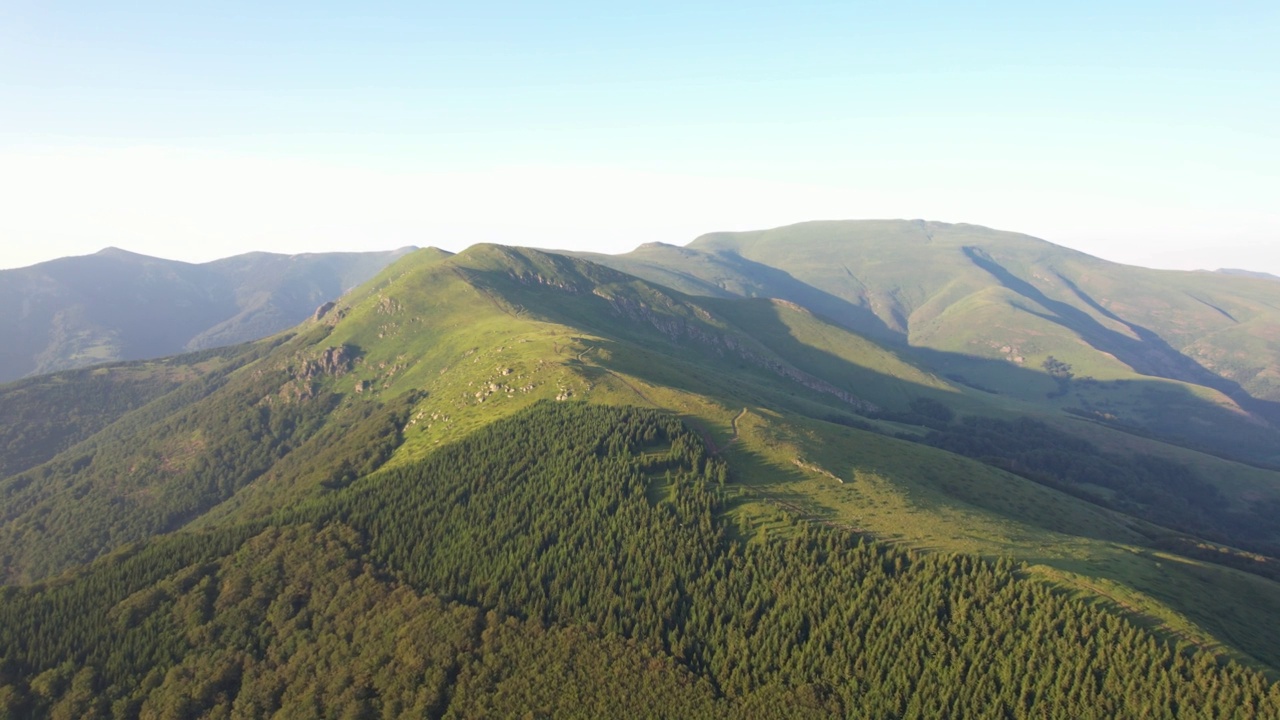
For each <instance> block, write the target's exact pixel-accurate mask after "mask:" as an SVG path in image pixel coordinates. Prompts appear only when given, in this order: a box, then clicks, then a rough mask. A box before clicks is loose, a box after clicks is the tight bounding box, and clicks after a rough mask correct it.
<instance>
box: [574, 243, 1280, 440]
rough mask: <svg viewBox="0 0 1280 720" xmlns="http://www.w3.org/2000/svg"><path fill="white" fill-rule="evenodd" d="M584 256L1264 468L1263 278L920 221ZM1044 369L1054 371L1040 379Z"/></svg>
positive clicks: (1273, 340) (1279, 359)
mask: <svg viewBox="0 0 1280 720" xmlns="http://www.w3.org/2000/svg"><path fill="white" fill-rule="evenodd" d="M586 257H590V258H591V259H593V260H595V261H597V262H601V263H604V264H607V265H610V266H613V267H617V268H619V269H622V270H625V271H627V272H630V273H634V274H636V275H639V276H641V277H646V278H649V279H652V280H654V281H655V282H660V283H667V284H670V285H671V286H672V287H674V288H677V289H680V290H683V291H686V292H690V293H695V294H704V295H709V296H719V297H726V296H736V297H742V296H746V297H771V298H780V299H784V300H788V301H791V302H795V303H798V304H800V305H803V306H805V307H807V308H809V309H810V310H812V311H814V312H816V313H818V314H820V315H823V316H825V317H827V318H830V319H832V320H833V321H835V322H837V323H839V324H841V325H844V326H846V327H849V328H852V329H855V330H857V331H858V332H859V333H861V334H864V335H866V336H868V337H873V338H878V339H881V340H884V341H887V342H891V343H898V344H901V345H905V346H909V347H911V348H913V350H915V352H916V355H917V357H918V358H919V359H920V360H921V361H923V362H925V363H926V364H927V365H928V366H929V367H931V368H933V369H934V371H935V372H937V373H939V374H942V375H946V376H950V377H951V378H953V379H955V380H957V381H959V382H964V383H967V384H969V385H971V386H973V387H977V388H983V389H986V390H989V391H991V392H995V393H1000V394H1002V395H1007V396H1012V397H1016V398H1018V399H1021V400H1024V401H1028V402H1036V403H1039V404H1042V405H1044V406H1046V408H1048V409H1055V410H1071V411H1073V412H1078V413H1082V414H1085V415H1088V416H1092V417H1096V418H1098V419H1102V420H1107V421H1109V422H1119V423H1123V424H1128V425H1133V426H1139V427H1144V428H1147V429H1148V430H1149V431H1151V432H1154V433H1157V434H1160V435H1162V436H1166V437H1175V438H1179V439H1180V440H1181V441H1185V442H1187V443H1190V444H1196V443H1199V444H1202V445H1206V446H1212V447H1218V448H1220V449H1221V450H1222V451H1226V452H1231V453H1233V454H1237V455H1241V456H1248V457H1251V458H1254V459H1256V460H1265V461H1268V462H1274V461H1275V460H1276V452H1275V450H1274V447H1275V446H1276V445H1277V440H1278V438H1277V436H1276V433H1275V431H1274V427H1268V425H1271V426H1274V424H1275V423H1276V422H1277V421H1280V413H1278V412H1277V405H1276V401H1278V400H1280V394H1277V392H1276V389H1275V388H1276V385H1275V382H1276V378H1277V377H1278V376H1280V284H1277V283H1275V282H1273V281H1269V280H1266V279H1258V278H1249V277H1239V276H1231V275H1225V274H1220V273H1188V272H1175V271H1159V270H1148V269H1144V268H1137V267H1131V266H1125V265H1118V264H1115V263H1110V262H1106V261H1103V260H1100V259H1098V258H1094V257H1091V256H1088V255H1085V254H1083V253H1079V252H1075V251H1072V250H1068V249H1066V248H1063V247H1060V246H1056V245H1053V244H1051V243H1048V242H1045V241H1043V240H1038V239H1036V238H1032V237H1029V236H1026V235H1019V234H1016V233H1007V232H1000V231H996V230H991V229H988V228H983V227H978V226H973V225H949V224H944V223H932V222H923V221H910V222H908V221H831V222H812V223H803V224H800V225H793V226H787V227H782V228H776V229H773V230H766V231H759V232H743V233H714V234H710V235H705V236H702V237H700V238H698V239H697V240H695V241H694V242H692V243H690V244H689V246H687V247H684V248H677V247H674V246H670V245H661V244H650V245H645V246H642V247H641V248H638V249H637V250H636V251H634V252H632V253H629V254H626V255H619V256H601V255H590V256H586ZM1050 358H1053V359H1054V360H1057V361H1059V362H1061V363H1063V364H1064V365H1065V367H1064V369H1063V371H1062V372H1064V373H1070V376H1069V377H1068V376H1066V375H1062V376H1060V377H1054V376H1052V375H1051V374H1050V373H1048V372H1046V366H1045V363H1046V362H1047V361H1049V360H1050ZM1064 378H1066V381H1065V382H1064V380H1063V379H1064ZM1135 383H1136V384H1135ZM1267 448H1272V449H1271V450H1270V451H1268V449H1267Z"/></svg>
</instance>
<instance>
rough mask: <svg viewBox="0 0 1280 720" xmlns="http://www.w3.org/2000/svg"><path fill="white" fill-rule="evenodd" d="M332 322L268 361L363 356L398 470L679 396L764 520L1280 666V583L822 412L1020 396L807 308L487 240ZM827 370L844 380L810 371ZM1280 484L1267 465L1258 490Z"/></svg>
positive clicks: (264, 496)
mask: <svg viewBox="0 0 1280 720" xmlns="http://www.w3.org/2000/svg"><path fill="white" fill-rule="evenodd" d="M320 324H321V325H323V326H325V327H326V328H327V327H329V326H330V325H331V326H332V327H331V330H328V332H327V334H326V333H315V332H311V331H307V330H305V328H304V333H303V336H301V337H310V338H311V339H310V340H308V341H307V342H309V343H310V345H307V344H300V345H299V344H289V345H287V346H282V347H281V348H280V349H279V350H277V351H276V352H275V354H273V355H272V356H271V357H268V358H266V359H264V360H263V361H262V366H263V367H268V368H269V367H273V366H279V365H282V364H285V365H287V364H288V363H290V362H296V358H299V357H305V356H308V354H311V355H314V354H315V353H317V352H318V351H320V350H322V349H323V348H327V347H338V346H343V345H346V346H351V347H353V348H356V349H357V353H358V354H357V358H358V359H357V360H356V361H355V363H354V364H353V366H352V368H351V369H350V371H349V372H346V373H344V374H341V375H338V376H332V377H325V378H322V379H321V380H320V382H321V384H322V386H323V389H324V390H326V391H331V392H334V393H337V394H338V396H339V397H340V398H341V400H340V403H341V404H340V405H339V407H347V406H355V405H360V404H368V403H375V404H385V405H391V404H393V403H395V402H397V401H398V400H404V401H406V402H411V403H412V406H411V408H409V409H408V410H407V413H408V414H407V416H406V417H407V419H406V421H405V423H404V425H403V427H402V428H401V430H402V433H403V444H402V445H400V447H399V449H398V450H397V452H396V454H395V456H394V457H393V458H392V459H391V463H393V464H397V463H403V462H407V461H409V460H411V459H414V458H418V457H422V456H423V455H425V454H427V453H429V452H431V451H432V450H433V449H434V448H436V447H439V446H440V445H442V444H446V443H449V442H450V441H453V440H456V439H458V438H461V437H463V436H465V435H467V434H469V433H470V432H473V431H474V430H475V429H477V428H479V427H482V426H484V425H486V424H488V423H491V422H493V421H494V420H496V419H498V418H501V417H506V416H508V415H510V414H511V413H513V412H515V411H516V410H518V409H520V408H522V407H525V406H527V405H529V404H530V403H532V402H534V401H535V400H537V399H542V398H569V397H572V398H586V399H588V400H591V401H593V402H604V403H627V404H639V405H649V406H655V407H662V408H667V409H670V410H673V411H675V412H677V413H680V414H681V415H682V416H683V417H684V418H686V419H687V420H688V421H689V422H691V423H692V424H693V425H694V426H695V427H697V428H699V429H700V431H702V432H703V433H704V434H705V435H706V437H707V438H708V439H709V440H710V441H711V442H712V443H713V445H714V446H715V447H716V448H718V449H719V450H720V451H721V452H722V453H724V454H725V455H726V456H727V457H728V458H729V459H730V461H731V465H732V469H733V472H734V484H733V488H734V492H735V493H737V497H736V499H735V504H734V507H733V510H732V512H733V513H734V514H735V516H736V517H737V519H738V520H739V521H740V524H741V526H742V527H745V528H748V530H747V532H749V533H752V534H761V535H763V534H768V533H772V532H788V531H789V530H788V527H789V524H788V523H787V522H785V521H782V520H781V519H780V513H783V512H793V513H799V514H801V515H803V516H807V517H810V518H812V519H814V520H816V521H822V522H830V523H835V524H839V525H846V526H850V527H853V528H856V529H859V530H863V531H866V532H870V533H872V534H874V535H876V536H878V537H884V538H888V539H894V540H897V541H900V542H902V543H905V544H908V545H911V546H915V547H922V548H929V549H934V550H940V551H965V552H978V553H982V554H989V555H1008V556H1012V557H1015V558H1018V559H1021V560H1024V561H1026V562H1028V563H1030V564H1031V565H1032V567H1033V571H1034V572H1036V573H1037V574H1039V575H1040V576H1042V577H1044V578H1045V579H1046V580H1051V581H1053V582H1059V583H1062V584H1063V586H1064V587H1068V588H1073V589H1074V591H1076V592H1082V593H1087V594H1089V596H1091V597H1095V598H1098V599H1099V601H1100V602H1107V603H1114V604H1116V605H1118V606H1122V607H1124V608H1126V609H1129V610H1133V611H1135V612H1139V613H1141V614H1142V615H1143V616H1144V617H1146V618H1148V619H1149V620H1150V621H1151V622H1152V623H1156V624H1158V625H1160V626H1161V627H1163V628H1164V629H1165V630H1166V631H1167V632H1170V633H1175V634H1178V635H1181V636H1184V637H1187V638H1189V639H1191V640H1193V641H1194V642H1197V643H1200V644H1203V645H1207V646H1214V645H1215V644H1216V642H1217V641H1218V640H1223V641H1226V642H1228V643H1229V647H1230V649H1231V650H1233V651H1242V652H1244V653H1247V654H1248V655H1249V656H1251V657H1253V658H1255V659H1259V660H1262V661H1264V662H1267V663H1268V664H1270V665H1271V666H1272V667H1277V666H1280V658H1278V657H1275V651H1274V648H1276V647H1280V636H1277V635H1276V633H1274V632H1272V631H1271V630H1269V629H1268V628H1270V627H1273V626H1274V623H1272V622H1270V619H1271V618H1275V617H1278V616H1280V587H1277V585H1276V584H1275V583H1271V582H1269V581H1266V580H1262V579H1260V578H1256V577H1253V576H1248V575H1244V574H1242V573H1239V572H1236V571H1232V570H1228V569H1225V568H1220V567H1217V566H1212V565H1204V564H1200V563H1191V562H1186V561H1176V560H1173V559H1169V560H1168V561H1164V560H1161V559H1157V558H1156V557H1155V556H1154V555H1153V553H1151V552H1150V551H1148V550H1145V549H1143V548H1142V546H1141V541H1142V537H1143V536H1142V533H1141V526H1142V523H1139V522H1137V521H1134V520H1132V519H1129V518H1125V517H1123V516H1119V515H1116V514H1114V513H1110V512H1107V511H1103V510H1100V509H1098V508H1096V507H1094V506H1092V505H1089V504H1087V503H1084V502H1083V501H1080V500H1078V499H1075V498H1072V497H1068V496H1065V495H1062V494H1060V493H1057V492H1054V491H1051V490H1047V489H1045V488H1043V487H1041V486H1038V485H1035V484H1034V483H1030V482H1028V481H1025V480H1022V479H1021V478H1017V477H1014V476H1011V475H1008V474H1005V473H1002V472H1000V471H997V470H994V469H991V468H989V467H987V466H985V465H982V464H980V463H976V462H973V461H969V460H965V459H962V458H957V457H955V456H952V455H949V454H946V453H943V452H941V451H937V450H933V449H929V448H925V447H922V446H918V445H913V444H909V443H905V442H901V441H896V440H891V439H888V438H886V437H883V436H881V435H876V434H871V433H867V432H863V431H859V430H855V429H851V428H846V427H842V426H838V425H833V424H831V423H826V422H822V421H820V420H817V419H815V418H822V417H825V416H827V415H830V414H832V413H849V412H851V411H852V410H853V409H854V406H852V405H851V404H850V401H849V399H848V398H849V397H852V398H853V399H854V400H855V401H858V402H870V403H873V404H875V405H876V406H879V407H883V408H887V409H901V408H902V407H903V406H904V405H905V404H906V403H907V402H909V400H910V399H911V398H913V397H919V396H927V397H935V398H942V399H945V400H946V401H947V402H948V403H949V404H951V405H953V406H955V407H956V408H958V409H960V410H961V411H962V412H978V411H984V412H1003V413H1009V412H1013V411H1014V410H1016V409H1019V408H1021V407H1022V406H1021V405H1020V404H1019V403H1018V401H1016V400H1013V399H1009V398H1007V397H1005V396H999V397H995V398H994V399H993V396H990V395H989V394H988V393H984V392H981V391H979V390H974V389H972V388H968V387H965V386H963V385H960V384H956V383H951V382H948V381H947V380H946V379H944V378H939V377H937V376H935V375H933V374H931V373H929V372H927V371H922V370H920V369H919V368H918V367H917V366H915V365H913V364H912V363H911V362H909V361H908V360H909V357H904V356H903V353H902V350H901V349H886V348H884V347H881V346H878V345H876V344H874V343H870V342H868V341H866V340H864V339H862V338H860V337H858V336H856V335H853V334H851V333H849V332H847V331H846V330H844V329H842V328H840V327H838V326H836V325H833V324H831V323H829V322H826V321H824V320H822V319H821V318H819V317H816V316H814V315H813V314H811V313H809V312H807V311H804V310H800V309H796V308H794V307H791V306H788V305H787V304H784V303H770V302H763V301H756V302H748V303H741V302H738V303H728V302H723V301H715V300H710V301H704V300H695V299H693V298H689V297H686V296H683V295H681V294H679V293H675V292H672V291H669V290H666V289H663V288H658V287H654V286H651V285H648V284H645V283H642V282H638V281H636V280H635V279H634V278H630V277H628V276H624V275H621V274H619V273H616V272H613V271H609V270H607V269H605V268H601V267H598V266H594V265H591V264H589V263H584V262H581V261H574V260H569V259H566V258H561V257H557V256H553V255H548V254H544V253H539V252H536V251H522V250H513V249H508V248H501V247H496V246H480V247H476V248H473V249H471V250H469V251H467V252H465V253H462V254H460V255H458V256H455V257H445V256H444V255H443V254H441V253H432V252H430V251H423V252H419V253H415V254H413V255H411V256H409V257H408V258H406V259H405V260H404V261H402V262H401V263H398V264H396V265H394V266H392V267H391V268H389V269H387V270H386V271H384V272H383V273H382V274H381V275H380V276H379V277H378V278H376V279H375V280H374V281H372V282H371V283H369V284H367V285H366V286H364V287H363V288H361V289H360V290H359V291H357V292H356V293H353V294H352V295H350V296H349V297H348V298H347V299H346V302H345V303H344V307H343V308H340V309H338V310H336V311H335V312H334V314H333V315H331V316H330V317H329V318H326V319H324V320H321V321H320ZM299 342H302V341H301V340H300V341H299ZM244 372H246V373H251V372H254V370H253V368H247V369H246V370H245V371H244ZM814 377H820V378H822V379H823V380H824V381H825V382H826V383H827V386H826V387H825V389H814V387H813V383H812V382H809V383H808V384H806V382H805V381H804V380H805V379H806V378H809V379H811V378H814ZM797 378H799V379H797ZM357 388H358V389H359V390H357ZM831 388H834V389H835V390H838V391H842V392H844V393H847V394H848V395H846V396H844V397H841V396H839V395H838V394H836V393H833V392H831ZM414 392H425V396H424V397H421V398H418V397H414V396H413V395H412V393H414ZM993 401H994V402H995V403H996V405H994V406H992V405H991V403H992V402H993ZM871 424H872V425H874V426H879V427H880V428H882V429H885V430H888V431H896V430H900V429H902V428H901V427H899V426H896V425H894V424H892V423H888V422H876V423H871ZM307 452H308V451H307V450H306V449H305V448H304V449H303V450H301V451H299V453H300V455H301V456H303V457H305V455H306V453H307ZM317 456H319V455H317ZM1198 459H1199V461H1200V462H1202V463H1203V464H1204V466H1205V467H1210V468H1220V467H1224V466H1225V464H1224V463H1222V462H1221V461H1218V460H1216V459H1212V458H1206V457H1203V456H1200V457H1199V458H1198ZM1259 472H1261V471H1259ZM840 480H843V481H844V482H840ZM1276 488H1277V483H1275V480H1274V476H1272V475H1271V474H1269V473H1268V474H1265V475H1258V476H1257V477H1256V484H1255V486H1253V487H1252V489H1253V491H1255V492H1256V491H1265V492H1275V490H1276ZM320 492H325V487H324V484H323V482H322V481H321V476H319V475H316V474H315V473H307V472H303V471H302V470H301V469H299V470H298V471H297V472H293V473H292V474H289V475H287V476H281V477H274V478H272V477H267V478H266V479H265V480H261V481H259V482H253V483H250V484H249V485H248V486H246V487H245V488H244V489H241V490H239V491H238V492H237V493H236V494H235V495H233V496H232V497H231V499H230V500H229V501H227V502H226V503H224V504H223V505H221V506H219V507H216V508H214V509H213V511H212V512H210V513H209V514H208V515H206V516H205V517H203V518H202V519H201V520H199V521H198V523H199V524H214V523H221V522H227V521H233V520H235V519H237V518H241V517H244V516H245V515H246V514H256V513H263V512H268V511H270V510H271V509H272V508H275V507H279V506H281V505H284V504H287V503H290V502H294V501H296V500H297V499H298V498H300V497H303V496H306V495H309V494H314V493H320ZM1156 563H1159V565H1157V564H1156Z"/></svg>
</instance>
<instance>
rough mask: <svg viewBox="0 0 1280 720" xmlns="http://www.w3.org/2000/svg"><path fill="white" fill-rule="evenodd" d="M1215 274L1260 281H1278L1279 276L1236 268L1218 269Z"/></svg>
mask: <svg viewBox="0 0 1280 720" xmlns="http://www.w3.org/2000/svg"><path fill="white" fill-rule="evenodd" d="M1216 272H1219V273H1222V274H1223V275H1235V276H1238V277H1251V278H1259V279H1262V280H1280V275H1273V274H1271V273H1265V272H1257V271H1255V270H1241V269H1238V268H1220V269H1219V270H1217V271H1216Z"/></svg>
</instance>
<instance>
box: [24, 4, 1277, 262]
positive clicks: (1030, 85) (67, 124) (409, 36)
mask: <svg viewBox="0 0 1280 720" xmlns="http://www.w3.org/2000/svg"><path fill="white" fill-rule="evenodd" d="M186 5H187V4H184V3H173V2H167V3H153V2H141V3H138V2H134V3H129V2H120V3H112V4H108V3H97V2H95V3H85V2H76V3H69V2H63V3H59V2H50V1H48V0H46V1H45V2H24V1H22V0H16V1H15V0H10V2H7V3H3V4H0V238H3V240H2V241H0V267H12V266H18V265H25V264H30V263H33V262H38V261H40V260H44V259H48V258H51V257H57V256H61V255H69V254H82V253H86V252H93V251H95V250H97V249H99V248H101V247H103V246H106V245H117V246H120V247H125V248H128V249H132V250H135V251H138V252H144V253H148V254H154V255H160V256H163V257H172V258H178V259H186V260H208V259H212V258H215V257H221V256H225V255H230V254H234V253H238V252H245V251H248V250H254V249H261V250H273V251H278V252H301V251H305V250H336V249H381V248H389V247H395V246H399V245H404V244H416V245H437V246H441V247H447V248H450V249H460V248H462V247H465V246H466V245H469V244H471V243H473V242H481V241H491V242H504V243H511V244H531V245H538V246H545V247H574V248H590V249H595V250H600V251H604V252H621V251H625V250H629V249H630V248H632V247H634V246H635V245H636V244H639V243H641V242H647V241H651V240H661V241H664V242H671V243H684V242H687V241H688V240H690V239H692V238H693V237H694V236H695V235H697V234H700V233H702V232H709V231H713V230H725V229H751V228H759V227H767V226H771V225H779V224H783V223H788V222H796V221H801V220H808V219H818V218H860V217H908V218H916V217H923V218H928V219H935V220H943V221H951V222H972V223H978V224H983V225H990V226H993V227H999V228H1002V229H1008V230H1017V231H1021V232H1027V233H1030V234H1033V235H1037V236H1039V237H1043V238H1045V239H1047V240H1050V241H1053V242H1057V243H1060V244H1063V245H1068V246H1071V247H1076V248H1079V249H1082V250H1084V251H1086V252H1091V253H1093V254H1096V255H1100V256H1102V257H1106V258H1109V259H1113V260H1117V261H1121V262H1130V263H1136V264H1144V265H1151V266H1157V267H1176V268H1216V267H1221V266H1227V267H1247V268H1251V269H1257V270H1265V271H1269V272H1274V273H1278V274H1280V123H1278V122H1277V118H1280V112H1278V111H1280V42H1277V41H1276V38H1278V37H1280V9H1277V8H1280V4H1276V3H1260V2H1259V3H1244V2H1216V3H1204V2H1200V3H1173V2H1160V3H1156V2H1149V3H1146V2H1144V3H1075V4H1069V3H1057V4H1053V5H1051V6H1050V5H1048V4H1043V3H975V4H968V5H967V6H961V4H958V3H890V2H875V3H851V2H844V3H804V4H799V3H792V4H782V3H768V4H766V3H753V2H733V3H703V4H699V5H696V6H691V4H689V3H687V2H681V3H666V2H650V3H646V4H643V5H637V6H636V7H632V8H619V7H611V6H610V4H608V3H599V2H592V3H586V2H559V3H542V4H535V3H500V2H498V3H495V2H489V3H484V2H479V3H460V4H440V3H413V4H410V3H403V4H401V3H363V4H360V5H359V6H357V5H355V4H352V5H350V6H339V5H336V4H333V3H316V2H308V3H284V2H282V3H273V4H270V7H264V6H265V5H267V4H263V3H247V2H222V3H217V4H213V3H209V4H208V7H204V8H197V9H192V8H189V7H186Z"/></svg>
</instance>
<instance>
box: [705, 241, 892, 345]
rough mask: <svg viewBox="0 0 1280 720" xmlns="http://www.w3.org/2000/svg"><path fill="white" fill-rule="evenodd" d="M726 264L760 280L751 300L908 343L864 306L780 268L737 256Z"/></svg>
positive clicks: (730, 256) (726, 258) (726, 256)
mask: <svg viewBox="0 0 1280 720" xmlns="http://www.w3.org/2000/svg"><path fill="white" fill-rule="evenodd" d="M720 257H721V259H723V260H724V261H725V264H727V265H729V266H731V267H733V268H734V269H736V270H738V271H739V272H741V273H742V275H743V277H747V278H753V279H755V278H758V279H759V280H760V281H761V282H760V283H759V285H758V286H757V287H754V288H751V291H750V292H749V293H748V294H749V296H751V297H761V298H775V299H778V300H786V301H787V302H792V303H795V304H797V305H800V306H803V307H805V308H807V309H809V310H810V311H811V312H814V313H817V314H819V315H822V316H825V317H827V318H840V322H839V323H837V324H839V325H843V326H845V327H846V328H848V329H850V330H852V331H854V332H857V333H861V334H863V335H866V336H868V337H872V338H875V339H877V340H882V341H888V342H890V343H893V344H895V345H901V344H904V343H905V342H906V336H905V335H904V334H903V333H902V332H901V331H899V330H894V329H893V328H890V327H889V326H888V325H887V324H885V322H884V320H883V319H881V318H880V316H879V315H876V314H875V312H873V311H872V310H871V309H870V308H868V307H866V306H864V305H858V304H856V303H852V302H849V301H848V300H845V299H844V298H841V297H838V296H836V295H832V294H831V293H829V292H827V291H825V290H819V289H818V288H816V287H814V286H812V285H809V284H808V283H806V282H803V281H801V280H797V279H796V278H795V277H793V276H792V275H791V274H790V273H787V272H785V271H783V270H779V269H778V268H775V267H772V266H769V265H765V264H762V263H758V262H755V261H754V260H748V259H746V258H744V257H742V256H741V255H737V254H721V255H720ZM905 321H906V319H905V318H902V319H901V322H902V323H905Z"/></svg>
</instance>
